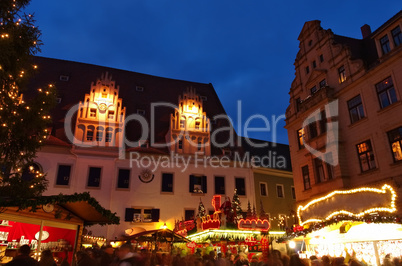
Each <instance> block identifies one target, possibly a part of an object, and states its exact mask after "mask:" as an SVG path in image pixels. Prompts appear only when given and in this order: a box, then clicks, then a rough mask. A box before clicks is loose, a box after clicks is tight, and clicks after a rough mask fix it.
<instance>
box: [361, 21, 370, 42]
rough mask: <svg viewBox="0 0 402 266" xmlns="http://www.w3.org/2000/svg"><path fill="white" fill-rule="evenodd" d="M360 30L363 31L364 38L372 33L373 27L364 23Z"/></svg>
mask: <svg viewBox="0 0 402 266" xmlns="http://www.w3.org/2000/svg"><path fill="white" fill-rule="evenodd" d="M360 30H361V32H362V36H363V39H365V38H367V37H368V36H369V35H370V34H371V28H370V26H369V25H367V24H364V25H363V26H361V27H360Z"/></svg>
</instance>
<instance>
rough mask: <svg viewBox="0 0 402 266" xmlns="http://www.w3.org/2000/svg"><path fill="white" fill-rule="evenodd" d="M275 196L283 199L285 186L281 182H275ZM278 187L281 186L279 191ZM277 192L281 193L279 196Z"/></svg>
mask: <svg viewBox="0 0 402 266" xmlns="http://www.w3.org/2000/svg"><path fill="white" fill-rule="evenodd" d="M275 187H276V197H277V198H279V199H284V198H285V188H284V186H283V184H276V186H275ZM278 188H281V189H280V191H281V193H279V190H278ZM279 194H282V196H280V195H279Z"/></svg>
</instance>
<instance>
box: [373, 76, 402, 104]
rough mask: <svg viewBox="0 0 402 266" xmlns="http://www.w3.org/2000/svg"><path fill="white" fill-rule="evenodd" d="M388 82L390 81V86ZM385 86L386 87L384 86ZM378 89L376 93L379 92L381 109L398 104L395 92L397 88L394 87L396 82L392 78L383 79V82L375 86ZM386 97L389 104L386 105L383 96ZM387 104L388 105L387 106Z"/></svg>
mask: <svg viewBox="0 0 402 266" xmlns="http://www.w3.org/2000/svg"><path fill="white" fill-rule="evenodd" d="M387 80H389V81H390V82H389V84H387V83H386V82H387ZM383 84H385V85H383ZM375 88H376V92H377V97H378V101H379V103H380V108H381V109H384V108H386V107H388V106H390V105H392V104H394V103H396V102H398V97H397V95H396V90H395V86H394V81H393V79H392V77H391V76H388V77H387V78H385V79H383V80H382V81H380V82H378V83H377V84H376V85H375ZM384 93H385V95H386V100H387V102H386V103H384V101H383V100H385V98H383V97H382V96H381V95H384ZM385 104H386V105H385Z"/></svg>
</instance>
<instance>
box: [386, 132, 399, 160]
mask: <svg viewBox="0 0 402 266" xmlns="http://www.w3.org/2000/svg"><path fill="white" fill-rule="evenodd" d="M388 139H389V144H390V145H391V151H392V155H393V158H394V162H397V161H402V150H401V148H402V127H399V128H396V129H393V130H391V131H389V132H388Z"/></svg>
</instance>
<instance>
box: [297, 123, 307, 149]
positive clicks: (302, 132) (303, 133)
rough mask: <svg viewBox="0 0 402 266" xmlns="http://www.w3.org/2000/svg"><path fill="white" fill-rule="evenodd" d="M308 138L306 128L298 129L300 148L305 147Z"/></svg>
mask: <svg viewBox="0 0 402 266" xmlns="http://www.w3.org/2000/svg"><path fill="white" fill-rule="evenodd" d="M305 140H306V131H305V130H304V128H300V129H298V130H297V143H298V144H299V150H301V149H303V148H304V141H305Z"/></svg>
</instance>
